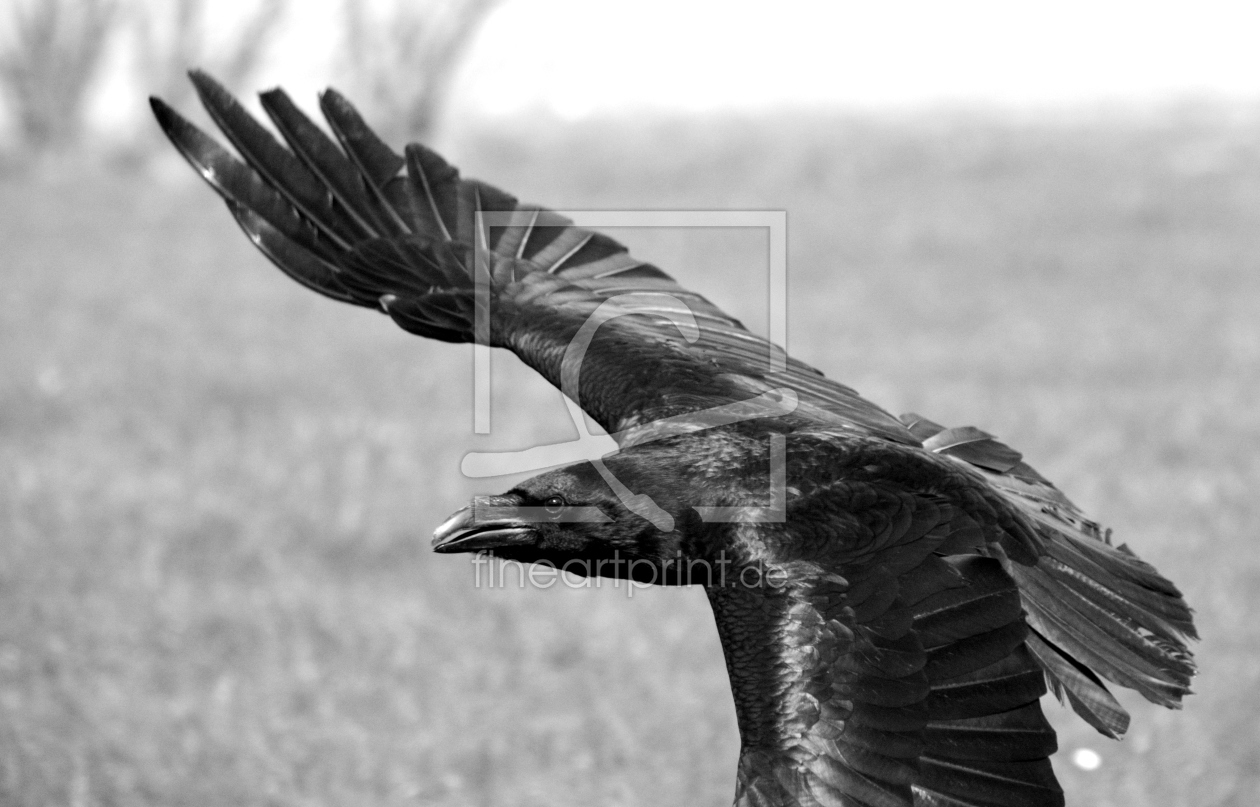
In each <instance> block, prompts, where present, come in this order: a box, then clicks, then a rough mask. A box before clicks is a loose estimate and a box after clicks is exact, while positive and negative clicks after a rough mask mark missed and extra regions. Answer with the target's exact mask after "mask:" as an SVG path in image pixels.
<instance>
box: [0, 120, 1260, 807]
mask: <svg viewBox="0 0 1260 807" xmlns="http://www.w3.org/2000/svg"><path fill="white" fill-rule="evenodd" d="M453 152H454V153H453V155H452V156H453V157H455V158H457V159H458V161H459V163H460V164H461V165H462V167H463V168H464V169H465V172H466V173H468V174H471V175H474V176H478V177H481V178H484V179H486V180H489V181H491V182H494V183H496V184H500V185H502V186H503V187H505V188H507V189H509V190H512V191H514V192H515V193H517V194H518V195H519V196H521V197H522V198H526V199H530V200H535V201H538V202H543V203H546V204H549V205H552V206H556V207H566V208H618V209H621V208H648V209H657V208H705V209H708V208H719V209H721V208H756V209H786V210H787V211H788V222H789V233H790V238H789V243H790V262H789V277H790V283H791V297H790V346H791V349H792V351H793V352H794V353H795V354H796V355H798V356H799V357H801V358H803V359H805V360H806V361H809V362H811V363H813V364H815V365H817V366H818V367H820V368H821V369H823V370H824V371H825V372H827V373H828V374H829V375H831V376H833V377H835V378H838V379H840V380H842V381H844V382H846V383H848V384H850V385H852V386H854V387H856V388H857V389H859V390H861V391H862V392H863V393H864V394H866V395H867V396H868V397H871V398H873V399H874V400H875V401H877V402H879V403H881V404H883V405H884V406H886V407H887V408H890V409H892V410H894V411H905V410H916V411H920V412H922V413H923V414H926V415H928V416H929V417H932V418H933V419H935V420H938V421H940V422H942V423H945V424H949V425H963V424H975V425H978V426H981V427H982V428H985V429H987V430H990V431H992V432H994V433H995V434H997V435H998V436H999V437H1001V438H1003V439H1004V440H1006V441H1008V442H1009V443H1011V444H1012V445H1014V446H1016V447H1017V448H1019V449H1021V450H1022V451H1023V452H1024V453H1025V455H1026V457H1027V458H1028V459H1029V461H1030V462H1031V463H1032V464H1033V465H1034V466H1035V467H1037V468H1038V469H1039V470H1040V471H1042V472H1043V473H1045V474H1046V475H1047V476H1049V477H1050V478H1052V479H1053V480H1055V481H1056V482H1057V483H1058V484H1059V485H1060V487H1062V488H1063V489H1064V490H1065V491H1066V492H1067V493H1068V494H1069V495H1070V496H1071V497H1073V498H1074V499H1075V500H1076V501H1077V502H1078V503H1079V504H1081V505H1082V506H1084V507H1085V508H1086V510H1087V511H1088V512H1090V513H1091V514H1092V515H1094V516H1095V517H1096V518H1098V519H1100V520H1102V521H1103V522H1104V523H1106V524H1109V525H1110V526H1112V527H1113V528H1114V529H1115V531H1116V536H1117V539H1118V540H1120V541H1125V542H1128V544H1129V545H1130V546H1131V547H1132V548H1134V549H1135V550H1136V551H1137V552H1138V553H1139V554H1140V555H1141V556H1142V557H1144V558H1145V559H1147V560H1149V561H1151V562H1152V563H1154V564H1155V565H1156V566H1158V567H1159V568H1160V569H1161V570H1163V571H1164V572H1165V573H1166V574H1168V575H1169V576H1170V577H1172V578H1173V579H1174V580H1175V581H1176V582H1177V583H1178V585H1180V586H1181V588H1182V589H1183V591H1184V592H1185V593H1186V596H1187V598H1188V600H1189V601H1190V603H1191V604H1192V605H1193V606H1194V607H1195V609H1196V611H1197V615H1198V616H1197V618H1198V624H1199V626H1200V631H1201V633H1202V635H1203V641H1202V642H1201V643H1199V644H1198V645H1197V646H1196V651H1197V653H1198V656H1199V660H1200V664H1201V675H1200V676H1199V678H1198V679H1197V681H1196V691H1197V694H1196V695H1194V696H1193V697H1191V698H1190V699H1189V700H1188V701H1187V703H1186V708H1185V709H1184V710H1183V711H1181V712H1177V713H1174V712H1168V711H1164V710H1161V709H1158V708H1154V707H1150V706H1148V705H1146V704H1145V703H1143V702H1141V701H1140V699H1135V698H1133V697H1125V696H1122V697H1123V698H1124V702H1125V703H1126V705H1128V706H1130V707H1131V708H1132V711H1133V713H1134V720H1133V727H1132V730H1131V731H1130V733H1129V736H1128V738H1127V739H1126V740H1125V741H1124V742H1122V743H1115V742H1111V741H1108V740H1105V739H1103V738H1102V737H1100V736H1098V735H1096V734H1094V733H1093V732H1092V730H1091V729H1089V728H1088V727H1086V726H1085V725H1084V724H1083V723H1082V722H1080V721H1079V720H1077V719H1076V718H1075V717H1074V716H1073V715H1072V714H1071V713H1070V712H1068V711H1066V710H1062V709H1060V708H1059V707H1058V706H1057V705H1053V704H1050V703H1048V704H1047V706H1048V709H1049V711H1050V713H1051V717H1052V719H1053V720H1054V722H1055V723H1056V725H1057V726H1058V727H1059V728H1060V743H1061V748H1062V749H1063V753H1061V754H1060V755H1059V757H1058V758H1057V760H1056V767H1057V770H1058V772H1059V775H1060V778H1061V779H1062V781H1063V784H1064V787H1065V788H1066V789H1067V791H1068V796H1069V803H1070V804H1074V805H1078V807H1086V806H1087V805H1088V806H1089V807H1105V806H1106V805H1117V806H1119V805H1138V804H1141V805H1184V804H1196V805H1226V804H1237V805H1243V804H1249V803H1252V800H1253V799H1254V797H1255V794H1256V793H1258V792H1260V733H1258V732H1257V731H1256V726H1257V725H1260V619H1257V615H1260V540H1257V528H1258V527H1260V512H1258V510H1257V507H1256V505H1255V504H1254V501H1255V495H1256V494H1255V492H1256V491H1257V490H1260V406H1258V405H1257V400H1260V124H1258V123H1257V122H1256V120H1255V119H1254V118H1249V117H1246V116H1242V117H1234V116H1229V115H1212V114H1189V115H1185V114H1183V115H1178V114H1173V113H1169V114H1167V115H1160V116H1153V117H1150V118H1144V119H1141V120H1138V119H1129V120H1125V119H1115V120H1110V121H1103V120H1094V121H1093V122H1076V123H1070V122H1068V123H1064V122H1059V123H1052V122H1030V121H1024V122H1021V123H1014V122H1003V121H1000V120H985V119H981V118H977V117H971V118H968V117H957V118H951V119H941V118H933V119H927V118H907V119H904V120H901V121H884V122H872V121H863V120H858V119H848V118H841V117H788V118H779V119H774V120H766V121H763V122H751V121H749V120H746V119H742V118H735V117H731V118H722V119H718V118H711V119H697V120H691V121H685V120H681V119H680V120H674V121H664V122H656V123H652V124H639V125H634V126H630V125H628V124H624V123H611V122H604V123H588V124H581V125H576V126H572V127H568V128H561V127H559V125H556V126H555V127H551V128H548V127H546V126H537V125H536V126H532V127H531V126H522V127H521V128H520V129H517V128H516V127H514V126H512V125H509V124H507V123H501V124H499V125H498V126H496V127H495V129H494V130H493V131H491V130H484V131H480V132H478V131H471V130H470V131H467V132H465V133H464V136H462V137H461V138H459V139H458V141H457V142H456V144H455V148H454V149H453ZM618 235H619V236H620V237H622V238H624V240H626V241H627V242H629V243H631V244H632V245H633V246H634V248H635V250H636V252H638V253H639V254H641V255H644V256H645V257H648V258H650V259H652V260H654V261H656V262H657V263H659V264H660V265H661V266H662V267H663V268H665V269H666V270H667V271H670V272H671V273H672V274H674V275H675V276H676V277H678V278H679V279H680V280H681V281H683V282H684V283H685V284H686V285H688V286H690V287H692V288H695V289H697V290H699V291H701V292H703V293H705V294H707V295H709V296H710V297H711V298H713V299H714V300H715V301H716V302H718V303H719V304H720V305H723V306H726V307H728V308H730V309H732V310H733V311H735V312H736V313H737V314H739V315H741V316H744V317H746V318H747V320H748V321H749V322H750V323H753V324H755V323H759V322H764V296H763V295H764V271H765V269H764V267H765V256H766V249H767V246H766V244H767V242H766V238H765V235H764V233H759V232H755V231H746V232H745V231H699V232H664V233H662V232H622V233H619V234H618ZM0 256H2V259H0V281H2V282H0V301H2V306H3V308H2V310H3V315H2V317H0V803H2V804H4V805H23V806H26V805H30V806H31V807H34V806H35V805H46V804H69V805H180V804H187V805H240V804H259V805H347V804H355V805H386V804H389V805H402V804H443V805H495V807H508V806H509V805H543V804H546V805H566V804H572V805H591V804H609V805H613V804H616V805H696V804H705V805H714V806H715V807H716V805H722V804H727V803H729V800H730V797H731V794H732V792H733V774H734V767H735V758H736V753H737V750H738V737H737V733H736V729H735V721H734V713H733V708H732V705H731V699H730V696H729V694H728V688H727V682H726V673H725V670H724V668H723V664H722V660H721V655H720V649H719V646H718V642H717V636H716V634H715V631H714V630H713V627H712V617H711V616H710V614H709V611H708V606H707V604H706V603H705V598H704V596H703V594H702V592H700V591H698V590H690V589H686V590H660V589H653V590H648V591H636V592H635V595H634V597H633V598H632V599H631V598H629V597H627V594H626V590H625V589H624V588H621V589H616V590H614V589H613V588H611V586H610V585H608V584H605V586H604V588H603V589H601V590H579V589H570V588H567V587H565V586H564V585H557V586H555V587H553V588H551V589H550V590H532V589H523V590H522V589H518V588H516V587H515V586H514V585H513V586H511V587H508V588H501V589H488V588H476V587H474V584H473V583H474V581H473V573H472V568H471V566H470V564H469V561H468V559H467V558H462V557H439V556H436V555H433V554H431V553H430V552H429V551H428V548H427V547H428V537H429V535H430V533H431V531H432V528H433V527H434V526H435V525H436V524H437V523H439V522H440V521H441V520H442V519H443V518H444V517H445V516H446V515H447V514H448V513H449V512H450V511H452V510H454V509H455V508H457V507H459V506H460V505H461V504H462V503H463V502H464V500H465V499H466V498H467V497H468V496H469V495H471V494H472V493H474V492H478V491H489V490H496V489H500V488H502V487H504V486H505V484H506V483H504V482H501V481H497V480H480V481H471V480H467V479H465V478H463V477H462V476H461V475H460V473H459V471H458V469H459V461H460V458H461V457H462V455H463V453H464V452H466V451H468V450H470V449H481V450H485V449H488V448H492V447H519V446H523V445H526V444H529V442H530V441H536V440H548V441H554V440H559V439H564V438H566V437H569V436H571V426H570V425H568V422H567V416H566V415H565V413H564V410H563V407H562V406H561V402H560V399H559V395H558V393H556V392H554V391H553V390H552V389H551V388H549V387H548V386H546V385H545V383H544V382H542V381H541V380H539V379H537V378H535V377H532V375H531V374H530V373H529V372H528V371H526V370H524V369H523V368H522V367H520V366H519V365H518V364H517V363H516V361H515V359H513V358H512V357H510V356H507V355H506V354H504V355H501V356H496V359H495V362H496V364H495V373H496V376H495V399H494V409H493V418H494V428H495V434H494V435H492V436H490V437H474V436H473V435H472V433H471V432H472V410H471V391H472V369H471V368H472V363H471V351H470V349H469V348H468V347H467V346H453V345H448V344H440V343H434V342H426V341H424V340H421V339H416V338H414V337H411V336H408V335H407V334H405V333H403V332H402V331H400V330H398V329H397V328H395V327H393V325H392V324H391V323H390V322H389V320H388V319H386V318H384V317H382V316H379V315H377V314H374V313H372V312H369V311H364V310H361V309H354V308H351V307H348V306H342V305H338V304H335V303H333V302H331V301H328V300H324V299H321V298H319V297H317V296H316V295H314V294H311V293H310V292H307V291H305V290H303V289H301V288H299V287H298V286H297V285H295V284H294V283H293V282H291V281H290V280H288V279H286V278H285V277H283V276H282V275H281V274H280V273H279V272H278V271H276V270H275V269H273V268H272V267H271V266H270V265H269V264H268V263H267V262H266V260H265V259H264V258H262V257H261V256H260V255H259V254H258V253H256V252H255V251H254V249H253V248H252V247H251V246H250V244H249V243H248V242H247V241H246V240H245V239H244V238H243V237H241V235H240V233H239V232H238V231H237V229H236V227H235V225H234V224H233V222H232V221H231V218H230V217H229V215H228V214H227V212H226V211H225V210H224V209H223V206H222V205H221V204H219V203H218V202H217V201H216V199H215V198H214V197H213V195H212V194H211V193H210V192H209V191H208V190H207V189H206V188H205V187H204V186H203V185H202V183H201V182H200V181H199V180H198V178H197V177H196V176H195V175H193V174H192V173H191V172H186V174H184V175H176V177H175V179H174V180H173V181H172V180H164V181H161V182H159V181H155V180H153V179H151V178H150V179H146V178H144V177H138V176H131V177H130V178H128V177H123V176H119V175H117V174H111V173H109V172H107V171H103V170H102V171H91V170H88V171H86V172H84V173H78V172H75V171H63V172H61V176H59V177H58V178H56V179H42V180H41V179H38V178H35V177H32V176H25V177H22V176H18V175H11V176H9V177H6V178H4V179H3V180H0ZM1080 748H1090V749H1094V750H1095V751H1097V752H1098V753H1099V754H1100V755H1101V758H1102V765H1101V767H1100V768H1098V769H1097V770H1094V771H1088V772H1087V771H1084V770H1081V769H1079V768H1077V767H1076V766H1074V765H1073V764H1072V763H1071V761H1070V756H1071V754H1072V752H1073V751H1075V750H1077V749H1080Z"/></svg>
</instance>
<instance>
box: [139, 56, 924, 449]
mask: <svg viewBox="0 0 1260 807" xmlns="http://www.w3.org/2000/svg"><path fill="white" fill-rule="evenodd" d="M191 77H192V80H193V83H194V84H195V85H196V88H197V91H198V93H199V94H200V96H201V100H202V102H203V103H204V105H205V107H206V109H207V110H208V111H209V113H210V116H211V117H212V118H213V119H214V121H215V123H216V124H217V125H218V126H219V128H220V129H222V131H223V132H224V134H226V135H227V137H228V139H229V140H230V141H231V142H232V145H233V146H235V148H236V150H237V151H238V152H239V153H240V155H241V157H243V158H244V162H242V161H241V160H240V159H237V158H236V157H235V156H233V155H232V154H231V153H230V152H228V151H227V150H226V149H225V148H223V147H222V146H220V145H219V144H218V143H216V142H215V140H214V139H213V138H211V137H209V136H208V135H206V134H205V133H203V132H201V131H200V130H199V129H197V128H196V127H195V126H194V125H193V124H191V123H189V122H188V121H187V120H186V119H184V118H183V117H181V116H180V115H179V113H177V112H175V111H174V110H173V109H171V108H170V107H168V106H167V105H166V104H164V103H163V102H162V101H161V100H160V99H156V98H155V99H151V104H152V107H153V111H154V113H155V114H156V116H157V119H158V121H159V123H160V124H161V126H162V128H163V130H164V131H165V132H166V134H167V135H168V136H169V137H170V139H171V141H172V142H173V143H174V144H175V146H176V148H178V149H179V151H180V152H181V153H182V154H183V155H184V157H185V158H187V159H188V161H189V162H190V163H191V164H192V165H193V167H194V168H195V169H196V170H197V171H198V172H199V173H200V174H201V175H202V177H204V178H205V179H206V181H207V182H209V183H210V185H211V186H212V187H214V189H215V190H216V191H218V192H219V194H220V195H222V196H223V198H224V200H225V201H226V202H227V205H228V208H229V209H230V210H231V211H232V214H233V215H234V216H235V217H236V219H237V221H238V222H239V223H240V225H241V227H242V228H243V229H244V230H245V232H246V233H247V234H248V235H249V237H250V238H251V240H253V242H254V243H255V244H256V245H257V246H258V248H259V249H261V250H262V251H263V252H264V253H265V254H266V255H267V257H269V258H270V259H271V260H272V261H273V262H274V263H275V264H276V265H277V266H279V267H280V268H281V269H282V270H284V271H285V272H286V273H287V274H288V275H290V276H291V277H293V278H294V279H295V280H297V281H298V282H300V283H302V284H303V285H305V286H308V287H309V288H312V289H314V290H315V291H318V292H320V293H322V294H325V295H327V296H329V297H332V298H333V299H336V300H341V301H342V302H347V303H353V304H356V305H362V306H366V307H370V308H376V309H378V310H381V311H384V312H385V313H387V314H388V315H389V316H391V317H392V318H393V319H394V321H395V322H397V323H398V324H399V325H400V326H402V327H403V328H405V329H406V330H408V331H411V332H413V333H416V334H419V335H421V336H428V337H432V338H435V339H443V340H447V341H454V342H471V341H477V342H480V343H484V344H492V345H496V346H502V347H507V348H509V349H511V350H512V351H514V352H515V353H516V354H517V355H518V356H520V357H521V359H523V360H524V361H525V362H526V363H527V364H529V365H531V366H532V367H534V368H535V369H537V370H538V371H539V372H540V373H542V375H543V376H544V377H546V378H547V380H549V381H550V382H552V383H553V384H555V385H556V386H557V387H560V388H561V389H562V390H563V391H564V392H565V393H566V394H568V395H570V397H573V398H575V402H576V403H578V404H579V405H580V406H581V407H582V408H583V409H584V410H585V411H586V412H587V414H589V415H590V416H591V417H592V418H593V419H594V420H595V421H596V422H597V423H599V424H600V425H601V426H602V427H603V428H605V429H607V430H608V431H609V432H610V433H612V434H613V436H614V437H616V438H617V439H618V441H619V442H621V443H622V444H623V445H625V444H630V443H634V442H637V441H641V440H643V439H648V438H650V437H651V436H659V434H661V433H663V432H662V430H664V431H668V430H669V429H674V428H682V429H687V428H695V427H696V426H697V425H705V424H706V423H707V425H714V422H715V421H713V420H712V419H711V416H710V420H708V421H704V420H703V417H702V418H701V422H700V423H699V424H697V423H694V422H693V423H691V424H690V426H688V419H689V418H692V419H693V420H694V419H695V418H696V417H698V416H697V413H701V412H712V410H714V409H715V408H718V409H722V410H723V411H726V412H727V413H728V414H729V413H730V412H732V411H733V412H734V413H735V416H737V417H740V416H742V417H747V415H748V414H749V413H750V411H751V412H753V413H761V414H769V415H786V416H788V417H790V418H791V419H792V420H794V421H796V422H798V423H799V422H801V421H802V419H803V420H804V421H806V422H811V421H812V422H818V423H825V424H828V425H831V426H833V427H835V428H838V429H842V430H850V431H852V432H853V433H856V434H864V435H871V436H876V437H880V438H883V439H886V440H892V441H895V442H902V443H905V444H908V445H913V444H917V442H918V441H917V440H916V439H915V438H914V436H913V435H912V434H911V433H910V432H909V430H907V429H906V427H905V426H904V425H903V424H902V423H901V422H900V421H898V420H897V419H896V418H894V417H893V416H892V415H890V414H889V413H887V412H885V411H884V410H882V409H880V408H879V407H878V406H876V405H875V404H873V403H870V402H869V401H867V400H865V399H863V398H862V397H860V396H859V395H858V394H857V393H856V392H854V391H853V390H851V389H849V388H848V387H845V386H843V385H841V384H838V383H835V382H834V381H830V380H828V379H827V378H825V377H823V375H822V374H821V373H819V372H818V371H817V370H815V369H813V368H811V367H809V366H808V365H805V364H803V363H801V362H798V361H796V360H794V359H790V358H787V357H786V356H784V355H783V354H782V351H780V350H779V349H778V348H776V347H774V346H772V345H771V344H770V343H769V342H767V341H766V340H764V339H762V338H760V337H757V336H754V335H752V334H750V333H749V332H748V331H747V330H746V329H745V328H744V327H743V326H742V325H741V324H740V323H739V322H738V321H736V320H735V319H733V318H732V317H730V316H729V315H727V314H726V313H724V312H723V311H721V310H720V309H719V308H717V307H716V306H715V305H713V304H712V303H711V302H709V301H708V300H706V299H705V298H704V297H701V296H700V295H698V294H696V293H694V292H691V291H688V290H687V289H685V288H683V287H682V286H680V285H679V284H678V283H676V282H675V281H674V280H673V279H672V278H670V277H669V276H668V275H666V274H665V273H664V272H662V271H661V270H660V269H657V268H656V267H654V266H651V265H648V264H645V263H643V262H642V261H638V260H636V259H634V258H633V257H632V256H630V255H629V254H628V252H627V251H626V249H625V247H623V246H622V245H621V244H619V243H617V242H616V241H614V240H613V239H611V238H609V237H607V236H605V235H601V234H599V233H595V232H591V231H589V230H585V229H582V228H580V227H575V226H573V225H572V224H571V223H570V222H569V221H568V220H567V219H565V218H563V217H561V216H559V215H557V214H555V213H552V212H550V211H547V210H544V209H542V208H539V207H536V206H533V205H526V204H521V203H519V202H518V201H517V200H516V199H515V198H514V197H512V196H510V195H508V194H507V193H504V192H503V191H501V190H499V189H497V188H494V187H491V186H490V185H487V184H484V183H482V182H478V181H476V180H469V179H463V178H461V177H460V175H459V173H458V171H456V169H455V168H453V167H451V166H450V165H448V164H447V163H446V162H445V161H444V160H443V159H442V158H441V157H440V156H438V155H437V154H436V153H434V152H432V151H430V150H429V149H427V148H425V147H424V146H421V145H418V144H412V145H409V146H407V148H406V150H405V154H404V155H399V154H397V153H395V152H394V151H393V150H392V149H390V148H389V147H388V146H387V145H385V144H384V143H383V142H381V140H380V139H379V138H377V136H376V135H375V134H374V133H373V132H372V131H371V130H370V129H369V128H368V127H367V125H366V124H365V123H364V121H363V119H362V118H361V117H360V115H359V114H358V113H357V112H356V111H355V109H354V108H353V107H352V106H351V105H350V104H349V103H348V102H347V101H346V100H345V99H344V98H343V97H342V96H341V95H340V94H338V93H337V92H336V91H334V90H328V91H326V92H325V93H324V94H323V95H322V96H321V98H320V109H321V110H322V112H323V114H324V117H325V119H326V120H327V122H328V125H329V127H330V128H331V129H332V132H333V134H334V135H335V136H336V140H335V141H334V140H333V139H332V138H330V137H329V136H328V135H326V134H325V133H324V132H323V130H321V129H320V128H319V127H318V126H316V125H315V124H314V123H313V122H312V121H311V120H310V119H308V118H307V117H306V116H305V115H304V114H303V113H302V112H301V111H300V110H299V109H298V108H297V107H296V106H295V105H294V104H293V102H292V101H290V99H289V97H288V96H287V95H285V94H284V92H283V91H282V90H278V89H277V90H272V91H270V92H266V93H263V94H262V96H261V100H262V105H263V108H264V109H265V110H266V112H267V114H268V115H269V116H270V117H271V120H272V122H273V123H274V124H275V127H276V128H277V129H278V130H279V132H280V134H281V135H282V136H283V138H284V141H285V143H286V144H287V148H286V146H285V145H282V144H281V143H280V142H279V141H278V140H276V138H275V137H273V136H272V135H271V134H270V133H269V132H268V131H267V130H266V129H265V128H264V127H263V126H262V125H261V124H260V123H258V122H257V121H256V120H254V119H253V118H252V117H251V116H250V115H249V114H248V113H247V112H246V111H245V110H244V108H243V107H242V106H241V105H240V104H239V103H238V102H237V101H236V99H234V98H233V97H232V96H231V95H229V94H228V93H227V91H226V90H224V89H223V88H222V87H221V86H219V85H218V84H217V83H215V82H214V80H213V79H211V78H210V77H209V76H207V75H206V74H204V73H200V72H193V73H192V74H191ZM478 213H482V214H483V215H482V217H481V219H480V220H479V218H478ZM479 311H480V313H481V316H479V315H478V312H479ZM627 315H628V316H627ZM772 355H775V362H776V364H777V366H772V364H771V357H772ZM784 400H790V401H791V403H790V404H787V405H784V404H783V401H784ZM741 402H746V403H748V405H749V406H750V407H751V409H750V410H747V411H742V412H741V411H740V410H739V409H738V406H739V405H740V403H741ZM732 406H735V407H736V408H735V409H734V410H732V409H731V407H732ZM758 407H759V408H758ZM718 417H719V420H720V419H721V417H722V416H721V415H720V414H719V415H718Z"/></svg>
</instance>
